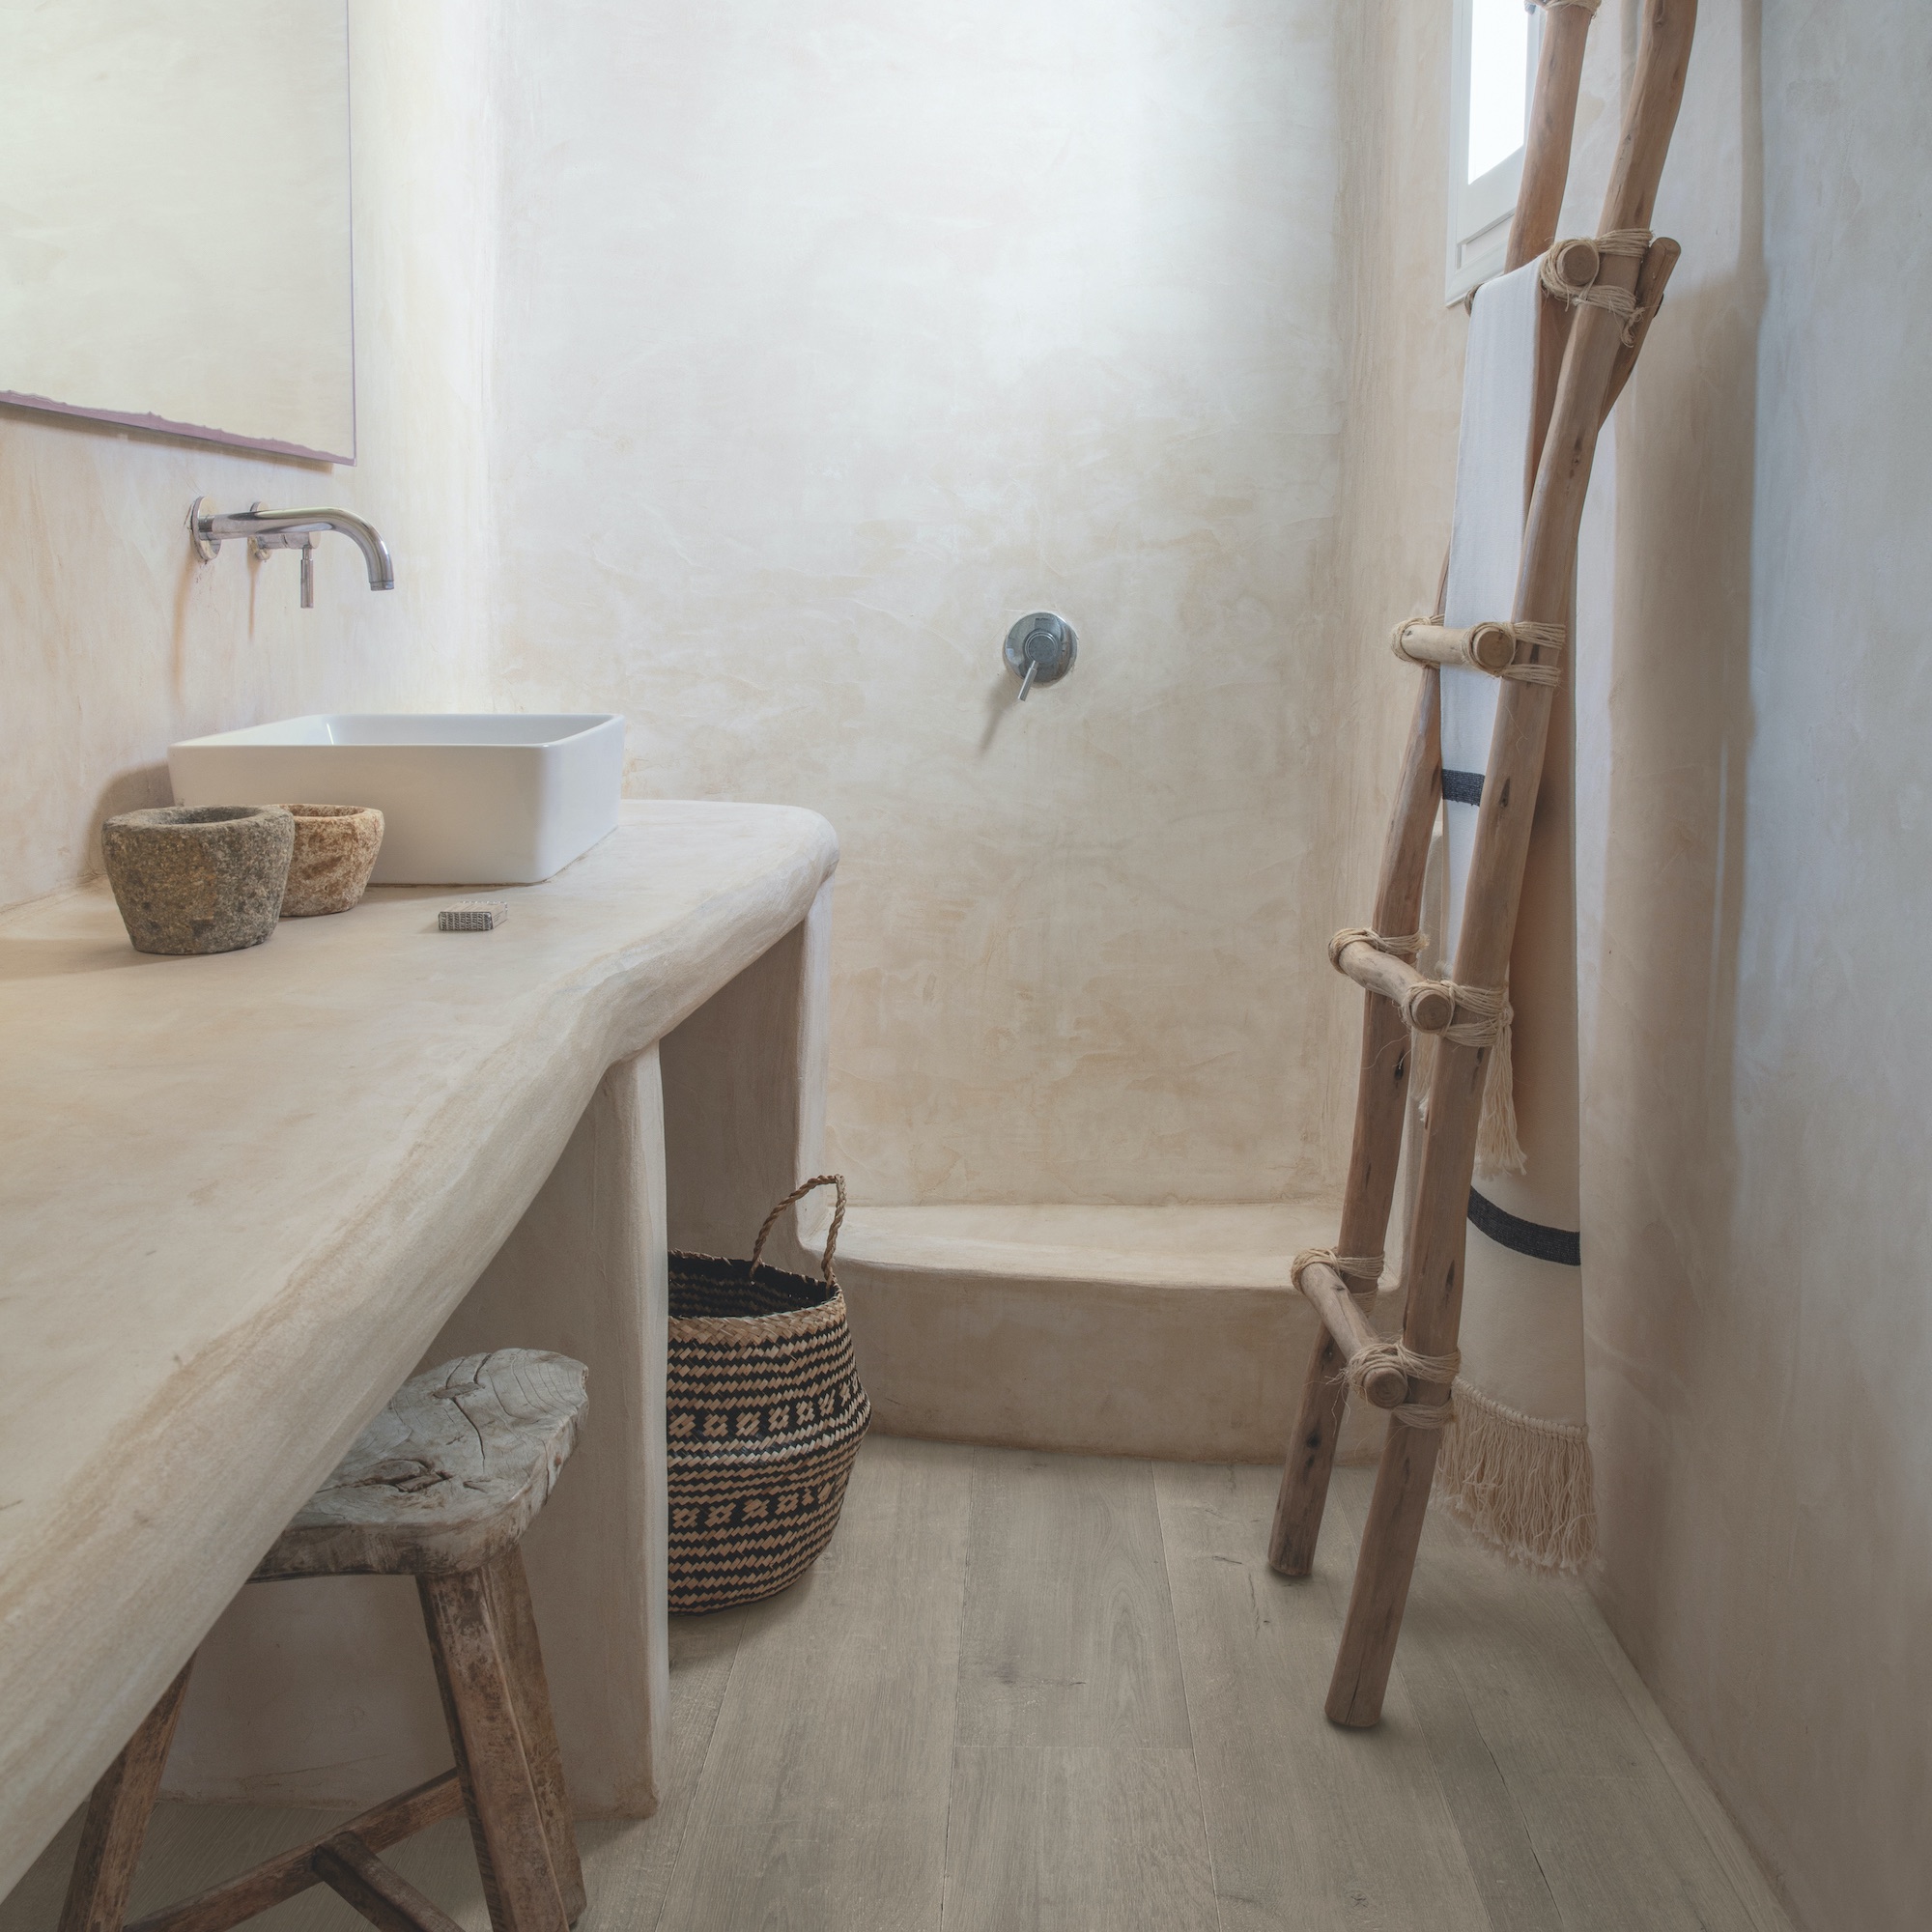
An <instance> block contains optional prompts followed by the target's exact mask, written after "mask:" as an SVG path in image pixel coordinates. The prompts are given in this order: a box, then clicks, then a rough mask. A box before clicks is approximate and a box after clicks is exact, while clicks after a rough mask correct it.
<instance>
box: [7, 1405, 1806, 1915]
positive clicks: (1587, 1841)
mask: <svg viewBox="0 0 1932 1932" xmlns="http://www.w3.org/2000/svg"><path fill="white" fill-rule="evenodd" d="M1275 1480H1276V1479H1275V1472H1274V1471H1273V1470H1270V1469H1259V1468H1255V1469H1243V1468H1236V1469H1229V1468H1221V1467H1213V1466H1204V1465H1178V1464H1176V1465H1170V1464H1158V1465H1150V1464H1148V1463H1138V1462H1125V1461H1123V1462H1118V1463H1109V1462H1103V1461H1095V1460H1094V1459H1087V1458H1072V1457H1068V1458H1059V1457H1049V1456H1037V1455H1031V1454H1028V1453H1025V1452H1016V1451H1008V1450H991V1449H973V1448H964V1447H958V1446H954V1445H949V1444H944V1443H926V1442H905V1441H895V1440H892V1439H890V1438H886V1437H878V1436H875V1437H873V1438H872V1439H871V1440H870V1441H868V1442H867V1445H866V1447H865V1449H864V1450H863V1451H862V1453H861V1455H860V1458H859V1463H858V1467H857V1469H856V1470H855V1473H854V1478H853V1484H852V1490H851V1494H850V1497H849V1500H848V1503H847V1506H846V1513H845V1520H844V1521H843V1523H842V1524H841V1526H840V1528H839V1532H838V1537H837V1538H836V1539H835V1540H834V1542H833V1545H832V1548H831V1549H830V1550H829V1551H828V1552H827V1553H826V1555H825V1556H824V1557H823V1558H822V1559H821V1560H820V1562H819V1564H818V1565H817V1567H816V1569H815V1570H814V1572H813V1573H812V1575H811V1576H810V1577H809V1578H808V1579H807V1580H805V1581H804V1582H802V1583H801V1584H799V1585H798V1586H797V1587H796V1588H794V1589H792V1590H790V1591H787V1592H786V1593H784V1594H783V1595H782V1596H780V1597H776V1598H773V1599H770V1600H769V1601H767V1602H765V1603H762V1604H753V1605H745V1606H744V1607H742V1608H740V1609H737V1610H731V1611H726V1612H724V1613H721V1614H720V1615H717V1616H713V1617H694V1618H675V1619H673V1620H672V1625H671V1711H670V1740H671V1763H670V1770H669V1776H668V1790H667V1795H666V1799H665V1803H664V1804H663V1806H662V1808H661V1809H660V1811H659V1813H658V1815H657V1816H656V1817H655V1818H651V1819H646V1820H643V1821H626V1822H621V1823H590V1824H583V1825H581V1826H580V1827H579V1836H580V1841H581V1843H582V1848H583V1854H584V1869H585V1879H586V1883H587V1885H588V1889H589V1893H590V1905H589V1909H588V1911H587V1912H586V1914H585V1916H584V1918H583V1919H582V1922H581V1932H657V1928H663V1932H766V1928H792V1929H793V1932H866V1929H867V1928H877V1932H942V1927H943V1932H979V1928H981V1927H985V1928H1000V1932H1005V1928H1008V1927H1011V1928H1013V1932H1032V1928H1038V1932H1076V1928H1086V1927H1093V1928H1094V1932H1100V1928H1103V1927H1104V1928H1105V1929H1106V1932H1140V1928H1142V1927H1146V1928H1148V1932H1170V1928H1172V1932H1197V1928H1198V1932H1274V1928H1285V1927H1292V1928H1293V1932H1330V1928H1337V1932H1339V1928H1341V1927H1344V1926H1346V1927H1349V1928H1351V1932H1353V1928H1364V1932H1405V1928H1409V1927H1414V1928H1418V1932H1638V1928H1641V1932H1679V1929H1680V1928H1690V1927H1692V1926H1695V1927H1699V1928H1705V1932H1790V1927H1789V1923H1788V1921H1787V1920H1786V1918H1785V1917H1784V1915H1783V1912H1782V1911H1781V1909H1780V1907H1779V1905H1778V1902H1777V1899H1776V1893H1775V1891H1774V1889H1773V1888H1772V1887H1771V1885H1770V1883H1769V1882H1768V1881H1767V1880H1766V1878H1765V1877H1764V1875H1763V1874H1762V1873H1761V1872H1760V1871H1759V1870H1758V1869H1757V1867H1756V1865H1755V1864H1754V1862H1753V1861H1752V1860H1751V1858H1750V1855H1749V1853H1748V1852H1747V1850H1746V1848H1745V1846H1744V1843H1743V1840H1742V1839H1741V1838H1740V1837H1739V1835H1738V1833H1737V1832H1736V1830H1735V1828H1734V1827H1733V1826H1732V1825H1731V1822H1730V1821H1729V1819H1728V1818H1726V1817H1725V1816H1724V1814H1723V1811H1722V1809H1721V1807H1720V1806H1719V1804H1718V1802H1717V1800H1716V1798H1715V1797H1714V1796H1713V1795H1712V1793H1711V1790H1710V1788H1709V1786H1708V1785H1707V1784H1706V1783H1705V1782H1704V1780H1703V1779H1702V1777H1701V1776H1699V1774H1698V1773H1697V1771H1696V1769H1695V1767H1694V1766H1693V1765H1692V1764H1691V1762H1690V1757H1689V1755H1688V1754H1687V1753H1686V1751H1685V1750H1684V1747H1682V1745H1680V1744H1679V1743H1678V1741H1677V1740H1676V1738H1675V1737H1674V1736H1672V1734H1671V1732H1670V1730H1669V1728H1668V1726H1667V1725H1666V1724H1665V1723H1664V1721H1663V1719H1662V1716H1661V1715H1660V1714H1659V1713H1658V1710H1657V1707H1656V1705H1655V1704H1654V1702H1653V1701H1652V1700H1651V1698H1650V1695H1649V1693H1648V1692H1647V1691H1646V1690H1644V1688H1643V1685H1642V1683H1641V1682H1640V1680H1639V1679H1638V1678H1637V1676H1636V1673H1635V1671H1634V1669H1633V1668H1632V1666H1631V1665H1630V1663H1629V1662H1628V1661H1627V1660H1626V1659H1625V1658H1624V1656H1623V1653H1622V1652H1621V1651H1620V1650H1619V1649H1618V1648H1617V1647H1616V1643H1615V1640H1614V1639H1613V1638H1612V1636H1611V1635H1610V1634H1609V1632H1608V1630H1607V1629H1606V1628H1605V1625H1604V1622H1603V1619H1602V1617H1601V1615H1600V1614H1599V1613H1598V1611H1597V1609H1596V1606H1595V1605H1594V1604H1592V1603H1591V1601H1590V1599H1589V1597H1588V1595H1587V1593H1586V1592H1584V1591H1583V1589H1582V1588H1581V1586H1580V1585H1577V1584H1575V1583H1570V1582H1555V1583H1551V1582H1548V1581H1545V1580H1542V1579H1539V1578H1535V1577H1528V1576H1525V1575H1523V1574H1522V1573H1521V1572H1520V1571H1516V1570H1512V1569H1510V1568H1508V1567H1507V1566H1505V1565H1503V1564H1500V1563H1498V1562H1497V1561H1496V1560H1495V1559H1494V1558H1492V1557H1491V1556H1489V1555H1488V1554H1486V1553H1485V1552H1484V1551H1482V1550H1481V1549H1480V1548H1477V1546H1476V1545H1475V1544H1474V1542H1473V1541H1472V1539H1470V1538H1469V1537H1468V1535H1467V1534H1466V1533H1465V1532H1464V1531H1463V1530H1462V1529H1460V1528H1459V1527H1458V1526H1457V1525H1456V1524H1455V1523H1454V1522H1453V1521H1451V1520H1449V1519H1447V1518H1446V1517H1444V1516H1442V1515H1441V1514H1440V1513H1439V1512H1432V1513H1431V1516H1430V1520H1429V1523H1428V1526H1427V1528H1426V1530H1425V1533H1424V1539H1423V1548H1422V1556H1421V1560H1420V1562H1419V1564H1418V1565H1417V1569H1416V1576H1415V1584H1414V1588H1413V1590H1412V1591H1411V1594H1410V1599H1409V1609H1408V1614H1407V1617H1406V1620H1405V1624H1404V1630H1403V1638H1402V1646H1401V1648H1400V1650H1399V1651H1398V1653H1397V1659H1396V1670H1395V1675H1394V1677H1393V1678H1392V1680H1391V1683H1390V1688H1389V1696H1388V1701H1387V1705H1386V1716H1385V1718H1384V1721H1383V1723H1382V1725H1381V1726H1380V1728H1379V1729H1378V1730H1375V1731H1369V1732H1357V1731H1343V1730H1337V1729H1335V1728H1334V1727H1332V1726H1330V1725H1329V1724H1328V1723H1327V1722H1326V1720H1325V1719H1323V1717H1322V1715H1321V1706H1322V1699H1323V1697H1324V1695H1325V1692H1326V1689H1327V1683H1328V1673H1329V1670H1330V1667H1331V1665H1332V1663H1333V1662H1334V1654H1335V1644H1336V1639H1337V1635H1338V1634H1339V1631H1340V1627H1341V1618H1342V1612H1343V1608H1344V1606H1345V1604H1346V1601H1347V1595H1348V1587H1349V1581H1350V1576H1351V1574H1352V1571H1353V1566H1354V1554H1355V1537H1356V1534H1357V1527H1358V1525H1359V1523H1360V1521H1361V1520H1362V1517H1363V1515H1364V1513H1365V1511H1366V1508H1367V1503H1368V1495H1369V1487H1370V1483H1371V1481H1372V1477H1371V1476H1370V1474H1369V1472H1367V1471H1363V1470H1355V1469H1343V1470H1340V1471H1338V1472H1337V1475H1336V1480H1335V1488H1334V1492H1333V1494H1332V1497H1331V1500H1330V1504H1329V1510H1328V1517H1327V1521H1326V1523H1325V1525H1324V1529H1323V1534H1322V1544H1321V1555H1320V1559H1319V1561H1318V1563H1317V1567H1316V1574H1315V1576H1314V1577H1311V1578H1309V1579H1307V1580H1306V1581H1304V1582H1299V1583H1291V1582H1288V1581H1286V1580H1285V1579H1283V1578H1281V1577H1276V1576H1275V1575H1274V1574H1273V1573H1272V1572H1271V1571H1270V1570H1268V1568H1267V1566H1266V1562H1265V1560H1264V1548H1265V1543H1266V1535H1267V1525H1268V1520H1269V1516H1270V1513H1271V1510H1272V1507H1273V1501H1274V1489H1275ZM1150 1737H1152V1738H1153V1740H1154V1742H1152V1743H1148V1742H1145V1740H1147V1739H1148V1738H1150ZM1190 1739H1191V1740H1192V1746H1193V1747H1192V1748H1191V1749H1190V1748H1189V1740H1190ZM326 1815H327V1814H320V1813H315V1812H309V1811H292V1810H270V1809H266V1808H255V1807H248V1806H218V1805H182V1804H163V1805H161V1806H160V1807H158V1809H157V1810H156V1816H155V1823H154V1827H153V1830H152V1832H151V1833H150V1837H149V1845H148V1853H147V1857H146V1858H145V1859H144V1861H143V1862H142V1867H141V1871H140V1874H139V1876H138V1877H137V1879H136V1882H135V1889H134V1897H133V1901H132V1910H133V1911H134V1912H136V1913H139V1912H143V1911H147V1910H149V1909H152V1908H153V1907H154V1906H156V1905H159V1904H163V1903H165V1902H167V1901H168V1900H170V1899H174V1898H179V1897H182V1896H184V1895H185V1894H186V1893H189V1892H192V1891H194V1890H196V1889H200V1888H201V1887H203V1886H206V1885H210V1884H213V1883H214V1882H215V1881H216V1880H218V1879H221V1878H224V1877H226V1876H228V1875H230V1874H231V1873H233V1872H235V1871H237V1870H239V1869H241V1867H243V1866H245V1865H247V1864H250V1863H252V1862H254V1861H256V1860H257V1859H260V1858H264V1857H267V1856H268V1855H269V1854H270V1852H273V1851H275V1850H278V1849H280V1848H281V1847H283V1846H285V1845H288V1844H292V1843H294V1842H296V1841H297V1840H298V1839H300V1838H303V1837H306V1836H309V1835H311V1834H312V1833H314V1832H315V1831H316V1830H317V1829H319V1825H320V1824H321V1823H322V1822H323V1821H324V1820H325V1818H326ZM79 1822H80V1820H79V1814H78V1813H76V1814H75V1816H74V1818H73V1819H72V1820H71V1822H70V1824H69V1826H68V1827H67V1829H66V1830H65V1831H64V1832H63V1833H61V1834H60V1836H59V1837H58V1838H57V1839H56V1840H55V1842H54V1843H53V1844H52V1845H50V1846H49V1847H48V1848H47V1851H46V1852H45V1853H44V1854H43V1857H42V1858H41V1860H40V1861H38V1862H37V1863H36V1864H35V1866H34V1868H33V1869H32V1870H31V1871H30V1872H29V1873H28V1874H27V1875H26V1877H25V1878H24V1879H23V1880H22V1881H21V1883H20V1884H19V1886H18V1887H16V1888H15V1889H14V1892H13V1894H12V1895H11V1896H10V1897H8V1898H7V1899H5V1900H0V1932H54V1927H55V1925H56V1922H57V1920H58V1918H59V1912H60V1903H61V1898H62V1895H63V1893H64V1891H65V1889H66V1885H67V1877H68V1871H69V1867H70V1865H71V1861H72V1856H73V1845H74V1840H75V1838H76V1836H77V1834H78V1830H79ZM387 1856H389V1857H391V1858H392V1859H393V1861H394V1862H395V1863H396V1865H397V1866H398V1868H399V1869H401V1870H402V1871H403V1872H404V1873H405V1875H406V1876H408V1877H409V1878H410V1879H411V1880H412V1883H414V1884H416V1885H418V1886H420V1887H421V1888H422V1889H423V1890H425V1891H426V1892H428V1893H429V1894H430V1895H431V1896H432V1897H433V1898H435V1899H436V1901H437V1902H438V1903H439V1904H440V1905H441V1906H442V1907H443V1909H444V1910H445V1911H448V1912H450V1913H451V1914H453V1915H454V1916H455V1917H456V1918H459V1919H460V1920H461V1921H462V1922H463V1924H464V1925H465V1926H466V1927H468V1928H469V1932H485V1926H486V1923H487V1920H486V1916H485V1913H484V1910H483V1901H482V1896H481V1890H480V1888H479V1886H478V1884H477V1880H476V1872H475V1866H474V1863H473V1861H472V1860H471V1858H470V1853H469V1834H468V1833H467V1831H466V1829H465V1827H464V1825H463V1823H462V1821H461V1820H455V1819H453V1820H449V1821H447V1822H445V1823H444V1824H442V1825H440V1826H438V1827H436V1828H435V1830H434V1831H432V1832H428V1833H423V1834H422V1835H421V1836H419V1837H417V1838H415V1839H412V1840H411V1841H410V1842H409V1843H407V1844H405V1845H401V1846H397V1847H396V1848H395V1849H394V1851H393V1852H392V1853H390V1854H388V1855H387ZM256 1922H258V1923H260V1924H261V1925H263V1926H264V1927H265V1928H266V1932H361V1928H362V1923H363V1921H362V1920H361V1919H359V1918H356V1917H355V1914H354V1913H353V1912H352V1911H351V1910H350V1908H349V1907H348V1906H347V1905H345V1904H344V1903H343V1902H342V1901H341V1900H339V1899H337V1898H336V1897H335V1896H334V1895H333V1894H331V1893H328V1892H327V1891H326V1890H323V1889H316V1890H314V1891H311V1892H309V1893H307V1894H305V1895H304V1896H303V1897H301V1898H298V1899H293V1900H290V1901H289V1902H288V1903H287V1904H284V1905H281V1906H278V1907H277V1908H276V1909H275V1910H274V1911H273V1912H272V1913H270V1914H267V1915H265V1916H264V1918H262V1919H260V1920H259V1921H256Z"/></svg>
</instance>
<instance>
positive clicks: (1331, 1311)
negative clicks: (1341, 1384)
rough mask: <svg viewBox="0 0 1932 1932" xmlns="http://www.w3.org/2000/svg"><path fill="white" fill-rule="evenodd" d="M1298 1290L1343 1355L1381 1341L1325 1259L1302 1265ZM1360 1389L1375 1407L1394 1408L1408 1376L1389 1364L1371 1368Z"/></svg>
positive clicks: (1401, 1399)
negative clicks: (1304, 1296)
mask: <svg viewBox="0 0 1932 1932" xmlns="http://www.w3.org/2000/svg"><path fill="white" fill-rule="evenodd" d="M1301 1292H1302V1293H1303V1294H1305V1295H1306V1296H1307V1297H1308V1298H1309V1300H1310V1301H1312V1302H1314V1304H1315V1306H1316V1309H1317V1311H1318V1312H1319V1313H1320V1315H1321V1320H1322V1322H1323V1323H1324V1325H1325V1326H1326V1327H1327V1330H1328V1332H1329V1334H1331V1335H1332V1336H1334V1338H1335V1346H1336V1347H1337V1348H1338V1349H1340V1350H1341V1351H1342V1353H1343V1355H1344V1356H1349V1355H1358V1354H1360V1353H1361V1351H1362V1350H1364V1349H1373V1348H1376V1347H1377V1346H1378V1345H1379V1343H1380V1342H1381V1339H1382V1338H1381V1337H1380V1336H1379V1335H1378V1334H1377V1333H1376V1331H1375V1330H1374V1329H1373V1328H1372V1327H1371V1326H1370V1325H1369V1318H1368V1317H1367V1316H1366V1315H1364V1314H1363V1313H1362V1304H1361V1303H1360V1302H1359V1301H1357V1300H1356V1299H1355V1297H1354V1296H1353V1295H1352V1294H1350V1293H1349V1291H1348V1288H1347V1286H1346V1285H1345V1284H1344V1282H1343V1280H1342V1277H1341V1276H1340V1275H1339V1274H1337V1273H1336V1272H1335V1270H1334V1269H1333V1268H1331V1267H1330V1266H1329V1265H1328V1264H1327V1263H1326V1262H1309V1263H1308V1264H1306V1265H1305V1266H1304V1267H1303V1268H1302V1270H1301ZM1362 1393H1363V1394H1364V1395H1366V1396H1367V1397H1368V1399H1369V1400H1370V1401H1371V1402H1372V1403H1374V1404H1375V1406H1377V1407H1378V1408H1397V1407H1400V1406H1401V1405H1402V1404H1403V1403H1405V1402H1406V1401H1407V1400H1408V1378H1407V1377H1406V1376H1405V1375H1404V1374H1403V1373H1402V1371H1401V1370H1400V1369H1398V1368H1395V1367H1393V1366H1389V1367H1384V1368H1379V1369H1371V1370H1370V1371H1369V1373H1368V1375H1367V1377H1366V1378H1364V1379H1363V1382H1362Z"/></svg>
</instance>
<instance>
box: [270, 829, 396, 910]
mask: <svg viewBox="0 0 1932 1932" xmlns="http://www.w3.org/2000/svg"><path fill="white" fill-rule="evenodd" d="M282 810H284V811H286V812H289V813H291V814H292V815H293V817H294V818H295V821H296V854H295V857H294V858H293V859H291V860H290V861H289V883H288V889H287V891H285V892H284V893H283V895H282V917H283V918H284V919H312V918H314V917H315V916H316V915H317V914H318V913H325V912H347V911H348V910H349V908H350V907H351V906H353V905H355V904H356V903H357V902H358V901H359V900H360V898H361V896H362V892H363V889H364V888H365V887H366V886H367V885H368V883H369V874H370V873H371V872H372V871H373V870H374V869H375V866H376V854H377V853H378V852H379V851H380V850H381V849H382V845H383V814H382V813H381V812H380V811H378V810H376V808H375V807H374V806H373V805H285V806H283V807H282Z"/></svg>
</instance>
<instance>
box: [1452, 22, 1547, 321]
mask: <svg viewBox="0 0 1932 1932" xmlns="http://www.w3.org/2000/svg"><path fill="white" fill-rule="evenodd" d="M1455 8H1456V14H1455V37H1454V42H1453V52H1452V55H1451V59H1450V95H1449V272H1448V280H1447V284H1446V287H1445V289H1444V298H1445V299H1446V300H1448V301H1452V302H1453V301H1461V300H1462V299H1463V297H1464V296H1466V295H1467V294H1468V293H1469V291H1470V290H1471V289H1473V288H1474V287H1475V286H1476V285H1477V283H1479V282H1483V281H1487V280H1488V279H1489V277H1490V276H1492V275H1493V274H1495V273H1496V272H1497V271H1498V270H1500V269H1501V268H1502V265H1503V253H1504V250H1505V248H1506V247H1507V246H1508V243H1509V227H1510V216H1511V215H1512V214H1513V213H1515V212H1516V191H1517V185H1518V183H1519V182H1520V181H1521V179H1522V141H1523V129H1524V128H1525V127H1526V126H1527V124H1528V120H1529V93H1530V86H1531V83H1532V81H1533V79H1534V76H1535V72H1536V51H1537V46H1538V43H1539V42H1540V40H1541V38H1542V31H1543V11H1542V9H1541V8H1539V7H1534V6H1528V7H1526V6H1525V5H1524V4H1523V0H1455Z"/></svg>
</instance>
